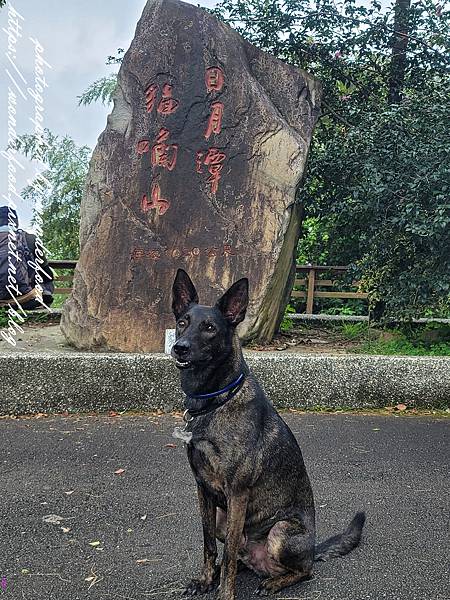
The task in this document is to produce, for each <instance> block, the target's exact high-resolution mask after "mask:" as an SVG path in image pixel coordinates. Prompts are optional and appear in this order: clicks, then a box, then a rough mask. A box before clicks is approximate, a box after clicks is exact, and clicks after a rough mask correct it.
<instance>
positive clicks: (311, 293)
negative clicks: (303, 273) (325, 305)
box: [306, 269, 316, 315]
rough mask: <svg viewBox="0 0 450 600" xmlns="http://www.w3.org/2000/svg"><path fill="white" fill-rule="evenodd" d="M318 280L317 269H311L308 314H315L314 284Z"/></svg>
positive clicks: (307, 297)
mask: <svg viewBox="0 0 450 600" xmlns="http://www.w3.org/2000/svg"><path fill="white" fill-rule="evenodd" d="M315 280H316V271H315V270H314V269H309V272H308V295H307V296H306V314H307V315H312V314H313V303H314V284H315Z"/></svg>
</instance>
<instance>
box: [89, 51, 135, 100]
mask: <svg viewBox="0 0 450 600" xmlns="http://www.w3.org/2000/svg"><path fill="white" fill-rule="evenodd" d="M124 52H125V50H124V49H123V48H119V49H118V50H117V56H108V60H107V61H106V65H118V64H120V63H121V62H122V59H123V54H124ZM116 86H117V73H111V74H110V75H106V76H105V77H100V79H97V80H96V81H94V83H91V85H90V86H89V87H88V88H87V89H86V90H85V91H84V92H83V93H82V94H81V96H78V104H79V105H82V106H87V105H89V104H92V103H93V102H98V101H100V102H101V103H102V104H111V103H112V101H113V97H114V92H115V91H116Z"/></svg>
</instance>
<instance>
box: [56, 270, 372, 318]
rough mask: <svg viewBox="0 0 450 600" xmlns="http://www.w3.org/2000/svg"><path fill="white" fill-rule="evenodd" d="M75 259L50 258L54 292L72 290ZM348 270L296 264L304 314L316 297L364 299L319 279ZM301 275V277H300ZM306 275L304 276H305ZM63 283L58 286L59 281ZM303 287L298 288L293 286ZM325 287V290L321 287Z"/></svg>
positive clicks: (331, 281) (295, 294) (295, 292)
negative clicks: (303, 302)
mask: <svg viewBox="0 0 450 600" xmlns="http://www.w3.org/2000/svg"><path fill="white" fill-rule="evenodd" d="M76 264H77V261H76V260H50V261H49V265H50V267H51V268H52V269H54V270H55V271H56V277H55V286H56V287H55V294H70V292H71V291H72V286H71V285H64V284H65V283H66V282H68V283H71V282H72V280H73V271H74V270H75V267H76ZM348 270H349V267H346V266H338V265H331V266H327V265H297V268H296V271H297V272H296V279H295V281H294V289H293V290H292V293H291V297H292V298H305V299H306V311H305V312H306V314H307V315H312V314H313V307H314V300H315V299H316V298H340V299H345V300H348V299H358V300H365V299H366V298H367V294H366V293H364V292H358V291H346V290H339V289H338V288H339V287H340V286H342V285H343V284H342V282H341V281H339V280H335V279H321V277H320V276H321V275H323V274H333V273H338V274H343V273H346V272H347V271H348ZM58 271H72V273H67V272H64V273H58ZM301 275H303V277H301ZM305 275H306V277H305ZM60 282H61V283H62V284H63V285H61V286H59V283H60ZM358 285H359V282H358V281H353V282H352V283H351V284H350V287H354V288H357V287H358ZM302 287H304V288H305V289H303V290H301V289H300V290H299V289H295V288H302ZM321 288H325V290H323V289H321Z"/></svg>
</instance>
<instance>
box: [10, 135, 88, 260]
mask: <svg viewBox="0 0 450 600" xmlns="http://www.w3.org/2000/svg"><path fill="white" fill-rule="evenodd" d="M15 148H16V150H17V151H19V152H21V153H22V154H23V155H24V156H26V157H27V158H29V159H32V160H39V161H40V162H42V163H43V164H44V165H45V167H46V168H45V169H44V170H43V171H42V172H41V173H40V174H39V175H37V176H36V177H35V178H34V180H33V181H32V183H31V184H30V185H28V186H27V187H26V188H24V190H23V191H22V197H23V198H24V199H26V200H29V201H31V202H32V203H33V205H34V209H33V212H34V217H33V224H35V225H38V226H39V227H42V231H43V242H44V245H45V246H46V248H48V250H49V251H50V253H51V256H52V258H55V259H58V258H60V259H63V258H67V259H77V258H78V253H79V245H78V234H79V227H80V203H81V197H82V194H83V188H84V184H85V181H86V176H87V172H88V167H89V158H90V155H91V149H90V148H88V146H82V147H78V146H77V145H76V144H75V142H74V141H73V139H72V138H70V137H68V136H64V137H58V136H56V135H54V134H52V133H51V132H50V131H48V130H45V132H44V135H43V136H42V138H41V137H40V136H36V135H28V134H26V135H21V136H19V137H18V138H17V141H16V144H15Z"/></svg>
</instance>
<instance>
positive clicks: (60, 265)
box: [48, 260, 77, 294]
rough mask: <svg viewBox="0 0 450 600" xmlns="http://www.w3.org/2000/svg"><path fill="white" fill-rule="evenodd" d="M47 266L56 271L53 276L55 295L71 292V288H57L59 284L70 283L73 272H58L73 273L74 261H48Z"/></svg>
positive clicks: (75, 264)
mask: <svg viewBox="0 0 450 600" xmlns="http://www.w3.org/2000/svg"><path fill="white" fill-rule="evenodd" d="M48 264H49V265H50V267H51V268H52V269H53V270H54V271H56V276H55V292H54V293H55V294H70V292H71V291H72V286H62V287H59V285H58V284H59V282H65V281H69V282H70V283H72V280H73V272H72V273H58V271H62V270H64V271H74V270H75V267H76V266H77V261H76V260H49V261H48Z"/></svg>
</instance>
